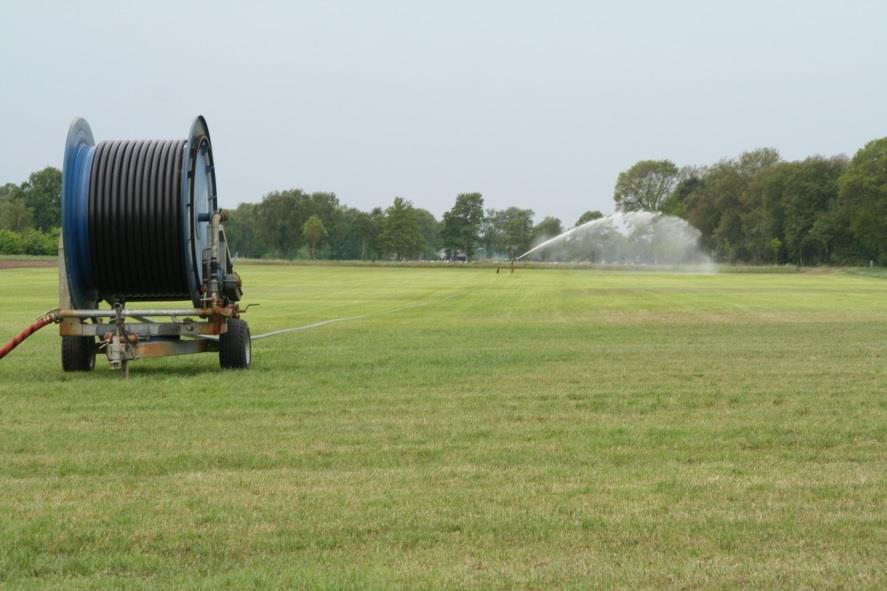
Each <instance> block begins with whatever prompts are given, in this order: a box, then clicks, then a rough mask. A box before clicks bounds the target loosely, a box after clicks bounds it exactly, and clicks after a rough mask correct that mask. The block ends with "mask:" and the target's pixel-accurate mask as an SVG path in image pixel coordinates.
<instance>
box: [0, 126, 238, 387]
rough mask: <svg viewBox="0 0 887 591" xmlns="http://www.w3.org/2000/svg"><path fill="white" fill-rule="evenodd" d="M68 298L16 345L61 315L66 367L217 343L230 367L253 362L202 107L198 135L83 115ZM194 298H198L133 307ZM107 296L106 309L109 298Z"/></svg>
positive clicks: (70, 145) (65, 258)
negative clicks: (121, 126) (101, 137)
mask: <svg viewBox="0 0 887 591" xmlns="http://www.w3.org/2000/svg"><path fill="white" fill-rule="evenodd" d="M61 202H62V237H61V239H60V240H59V256H58V265H59V307H58V309H56V310H53V311H51V312H48V313H47V314H45V315H43V316H41V317H40V319H38V321H37V322H35V323H34V324H33V325H31V326H29V327H28V328H26V329H25V330H24V331H22V333H20V334H19V335H17V336H16V337H15V338H14V339H13V340H12V341H10V342H9V343H8V344H7V345H5V346H4V347H2V348H0V358H3V357H4V356H5V355H7V354H8V353H9V352H10V351H11V350H12V349H13V348H15V347H16V346H17V345H18V344H19V343H21V342H22V341H23V340H24V339H26V338H27V337H28V336H30V335H31V334H33V333H34V332H36V331H37V330H39V329H40V328H42V327H43V326H45V325H46V324H49V323H53V322H55V323H58V324H59V334H60V335H61V337H62V344H61V357H62V368H63V369H64V370H65V371H89V370H91V369H93V367H94V366H95V357H96V353H97V352H99V351H102V352H104V353H105V355H106V356H107V358H108V361H109V363H110V365H111V367H112V368H113V369H118V370H121V372H122V375H123V376H124V377H125V376H127V375H128V371H129V362H130V361H134V360H136V359H143V358H147V357H165V356H170V355H185V354H190V353H203V352H218V354H219V364H220V365H221V367H222V368H249V367H250V364H251V347H250V333H249V326H248V325H247V323H246V322H245V321H243V320H242V319H241V318H240V315H241V314H242V313H243V312H245V309H244V310H241V309H240V307H239V304H238V302H239V301H240V299H241V296H242V290H241V289H242V285H241V280H240V277H239V276H238V275H237V273H235V272H234V267H233V262H232V260H231V256H230V253H229V251H228V246H227V240H226V237H225V230H224V227H223V222H224V221H225V215H224V213H223V212H222V211H221V210H220V209H219V207H218V200H217V194H216V176H215V169H214V165H213V154H212V144H211V142H210V137H209V130H208V128H207V125H206V121H205V120H204V118H203V117H197V118H196V119H195V120H194V123H193V125H192V126H191V130H190V133H189V134H188V138H187V139H183V140H164V141H154V140H131V141H103V142H99V143H98V144H96V142H95V140H94V139H93V135H92V131H91V130H90V128H89V125H88V124H87V123H86V121H84V120H83V119H77V120H75V121H74V122H73V123H72V124H71V127H70V129H69V131H68V138H67V142H66V144H65V158H64V169H63V173H62V199H61ZM182 300H185V301H188V302H189V304H190V307H179V308H176V307H172V308H163V309H155V308H145V309H133V308H127V304H128V303H131V302H144V301H152V302H156V301H182ZM102 303H107V305H108V307H107V308H102V307H101V305H102Z"/></svg>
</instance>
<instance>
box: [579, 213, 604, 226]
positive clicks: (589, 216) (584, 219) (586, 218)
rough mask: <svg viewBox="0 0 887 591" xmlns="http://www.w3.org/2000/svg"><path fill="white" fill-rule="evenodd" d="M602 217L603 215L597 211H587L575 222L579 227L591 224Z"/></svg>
mask: <svg viewBox="0 0 887 591" xmlns="http://www.w3.org/2000/svg"><path fill="white" fill-rule="evenodd" d="M602 217H604V214H602V213H601V212H599V211H598V210H596V209H595V210H594V211H591V210H589V211H586V212H585V213H583V214H582V215H580V216H579V219H578V220H576V225H577V226H581V225H582V224H587V223H588V222H591V221H594V220H599V219H601V218H602Z"/></svg>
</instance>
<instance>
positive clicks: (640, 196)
mask: <svg viewBox="0 0 887 591" xmlns="http://www.w3.org/2000/svg"><path fill="white" fill-rule="evenodd" d="M678 172H679V171H678V167H677V166H675V165H674V163H673V162H672V161H671V160H641V161H640V162H638V163H637V164H635V165H634V166H632V167H631V168H629V169H628V170H626V171H624V172H621V173H619V177H618V178H617V179H616V188H615V190H614V192H613V200H614V201H615V202H616V209H618V210H619V211H639V210H644V211H659V210H660V209H661V208H662V205H663V203H664V202H665V199H666V198H667V197H668V196H669V195H670V194H671V192H672V189H674V186H675V184H676V183H677V180H678Z"/></svg>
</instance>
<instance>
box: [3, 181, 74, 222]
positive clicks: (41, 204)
mask: <svg viewBox="0 0 887 591" xmlns="http://www.w3.org/2000/svg"><path fill="white" fill-rule="evenodd" d="M61 193H62V172H61V171H60V170H59V169H57V168H53V167H52V166H47V167H46V168H44V169H43V170H39V171H37V172H35V173H32V174H31V176H30V177H28V180H26V181H25V182H24V183H22V185H21V187H19V188H18V190H16V191H13V192H12V195H11V199H20V200H21V201H22V202H23V203H24V204H25V205H26V206H27V207H28V208H29V209H30V210H31V212H32V214H33V220H34V225H35V226H36V227H37V229H38V230H43V231H46V230H50V229H51V228H57V227H58V226H60V225H61V218H62V213H61Z"/></svg>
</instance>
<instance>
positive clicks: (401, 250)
mask: <svg viewBox="0 0 887 591" xmlns="http://www.w3.org/2000/svg"><path fill="white" fill-rule="evenodd" d="M380 240H381V242H382V244H383V245H384V248H385V250H386V251H387V252H389V253H391V254H392V255H394V258H395V259H396V260H398V261H399V260H402V259H404V258H411V257H414V256H416V255H418V254H420V253H421V252H422V250H423V249H424V248H425V241H424V239H423V238H422V233H421V231H420V230H419V222H418V221H417V220H416V209H415V208H414V207H413V204H412V203H411V202H410V201H407V200H405V199H403V198H401V197H395V198H394V203H392V204H391V207H389V208H388V209H386V210H385V222H384V224H383V227H382V234H381V236H380Z"/></svg>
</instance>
